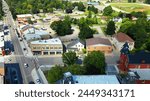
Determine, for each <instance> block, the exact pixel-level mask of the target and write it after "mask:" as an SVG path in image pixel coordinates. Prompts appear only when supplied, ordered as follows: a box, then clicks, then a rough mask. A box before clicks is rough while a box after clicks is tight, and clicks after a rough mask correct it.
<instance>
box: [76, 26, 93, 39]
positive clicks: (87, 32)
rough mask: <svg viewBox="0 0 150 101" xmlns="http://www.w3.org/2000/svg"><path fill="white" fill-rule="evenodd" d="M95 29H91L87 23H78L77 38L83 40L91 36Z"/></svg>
mask: <svg viewBox="0 0 150 101" xmlns="http://www.w3.org/2000/svg"><path fill="white" fill-rule="evenodd" d="M94 33H95V31H94V30H93V29H91V28H90V27H89V26H88V25H87V24H82V25H80V32H79V38H80V39H81V40H85V39H87V38H92V37H93V34H94Z"/></svg>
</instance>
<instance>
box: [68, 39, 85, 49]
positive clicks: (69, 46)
mask: <svg viewBox="0 0 150 101" xmlns="http://www.w3.org/2000/svg"><path fill="white" fill-rule="evenodd" d="M78 42H80V43H81V44H83V45H85V42H84V41H82V40H80V39H77V40H74V41H72V42H70V43H69V44H68V45H67V48H72V46H74V45H75V44H77V43H78Z"/></svg>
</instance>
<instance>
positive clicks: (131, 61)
mask: <svg viewBox="0 0 150 101" xmlns="http://www.w3.org/2000/svg"><path fill="white" fill-rule="evenodd" d="M17 17H18V18H17V20H18V21H19V23H22V22H23V23H24V25H22V26H19V32H20V34H21V36H22V37H23V38H24V39H25V40H26V41H27V42H28V46H29V47H30V49H31V51H32V53H33V54H34V55H61V54H62V53H64V52H68V51H74V52H76V53H77V54H80V53H83V50H86V52H87V53H89V52H92V51H101V52H103V53H104V54H111V53H112V52H113V47H115V48H116V49H117V50H119V51H121V55H120V59H119V63H118V66H117V67H116V68H117V69H118V73H121V74H125V75H126V77H127V78H126V82H125V83H139V84H141V83H144V84H145V83H150V53H149V52H146V51H142V52H137V53H134V54H131V53H129V51H131V50H133V49H134V44H135V42H134V40H133V39H132V38H131V37H129V36H128V35H127V34H125V33H121V32H119V33H117V34H114V35H113V36H112V37H111V39H110V40H109V39H108V38H90V39H86V40H85V41H83V40H80V39H76V40H72V41H71V42H69V43H68V44H67V45H66V44H65V45H64V44H63V42H62V41H61V40H60V38H51V37H50V35H49V33H48V32H45V31H43V30H39V29H37V28H35V27H33V26H31V25H29V24H27V23H26V20H27V19H28V18H30V17H31V16H30V15H27V16H17ZM114 20H115V19H114ZM127 49H128V50H127ZM109 73H112V70H111V71H108V74H109ZM112 74H114V73H112ZM116 74H117V73H116ZM59 83H63V84H66V83H67V84H68V83H71V84H91V83H92V84H120V83H121V81H120V80H118V78H117V76H116V75H72V74H71V73H69V72H67V73H64V78H63V80H61V81H60V82H59Z"/></svg>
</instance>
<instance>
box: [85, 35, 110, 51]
mask: <svg viewBox="0 0 150 101" xmlns="http://www.w3.org/2000/svg"><path fill="white" fill-rule="evenodd" d="M86 50H87V52H92V51H101V52H103V53H111V52H112V51H113V47H112V44H111V42H110V41H109V40H108V39H105V38H90V39H87V40H86Z"/></svg>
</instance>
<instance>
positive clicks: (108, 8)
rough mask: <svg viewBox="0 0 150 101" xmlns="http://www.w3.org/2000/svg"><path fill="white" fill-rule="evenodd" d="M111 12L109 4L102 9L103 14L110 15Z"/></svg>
mask: <svg viewBox="0 0 150 101" xmlns="http://www.w3.org/2000/svg"><path fill="white" fill-rule="evenodd" d="M112 12H113V9H112V7H111V6H107V7H105V8H104V10H103V15H105V16H110V15H111V14H112Z"/></svg>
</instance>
